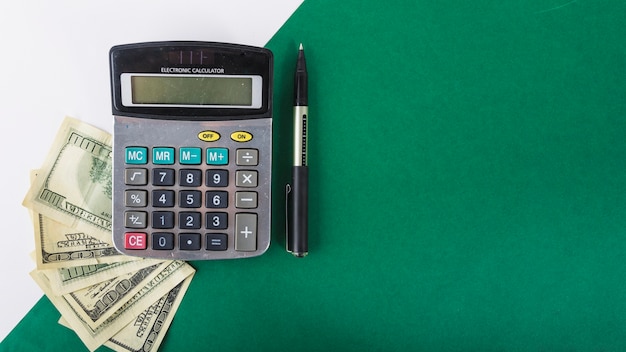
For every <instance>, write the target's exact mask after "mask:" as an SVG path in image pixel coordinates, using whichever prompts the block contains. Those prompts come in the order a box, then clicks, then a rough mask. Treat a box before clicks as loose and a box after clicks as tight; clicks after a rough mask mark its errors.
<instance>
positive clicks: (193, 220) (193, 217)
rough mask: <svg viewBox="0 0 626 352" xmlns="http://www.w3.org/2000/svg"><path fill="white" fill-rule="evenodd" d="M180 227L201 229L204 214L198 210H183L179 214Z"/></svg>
mask: <svg viewBox="0 0 626 352" xmlns="http://www.w3.org/2000/svg"><path fill="white" fill-rule="evenodd" d="M178 216H179V221H178V227H180V228H181V229H199V228H200V221H201V220H200V219H201V218H202V215H201V214H200V213H197V212H188V211H182V212H180V213H179V214H178Z"/></svg>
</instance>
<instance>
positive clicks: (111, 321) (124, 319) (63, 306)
mask: <svg viewBox="0 0 626 352" xmlns="http://www.w3.org/2000/svg"><path fill="white" fill-rule="evenodd" d="M194 272H195V270H194V269H193V268H192V267H191V266H190V265H189V264H187V263H185V262H182V261H172V262H170V263H169V264H168V265H167V267H166V268H164V269H163V270H162V271H161V272H160V273H159V274H158V275H157V276H155V277H154V278H153V279H152V280H150V281H149V282H147V283H146V284H145V285H144V286H143V287H142V288H141V290H140V291H139V292H137V293H136V294H135V295H134V296H133V297H130V299H129V300H128V301H127V302H126V303H124V305H123V306H121V307H120V308H119V309H118V310H117V311H116V312H115V313H114V314H113V315H111V316H110V317H109V318H108V319H106V320H105V321H103V322H102V324H100V325H98V326H97V327H95V328H93V327H91V326H90V325H89V324H88V323H87V321H86V320H88V318H87V319H85V318H84V316H85V312H84V311H83V310H82V309H79V310H76V309H75V308H74V306H73V305H72V304H70V303H69V302H68V300H67V298H68V295H61V296H58V295H55V294H54V293H53V292H52V290H51V289H50V281H49V279H48V278H47V277H46V275H45V274H44V273H43V272H42V271H38V270H35V271H32V272H31V273H30V275H31V277H32V278H33V279H34V280H35V282H36V283H37V284H38V285H39V287H41V289H42V290H43V291H44V293H45V294H46V296H47V297H48V299H50V301H51V302H52V304H53V305H54V306H55V307H56V308H57V310H58V311H59V312H60V313H61V315H62V316H63V318H64V319H65V320H66V321H67V323H68V324H69V325H70V327H71V328H72V330H74V332H76V334H77V335H78V336H79V337H80V339H81V341H83V343H84V344H85V346H86V347H87V348H88V349H89V350H90V351H93V350H95V349H96V348H98V347H99V346H100V345H102V344H103V343H105V342H106V341H107V340H109V339H110V338H111V337H113V336H114V335H115V334H116V333H118V332H119V331H120V330H122V329H123V328H124V327H125V326H126V325H128V324H129V323H130V322H131V321H133V320H135V319H136V318H137V317H138V316H139V315H140V314H141V313H142V312H144V311H145V310H146V309H148V307H150V306H151V305H152V304H153V303H154V302H156V301H157V300H158V299H159V298H160V297H163V296H164V295H165V294H166V293H168V292H170V291H171V290H172V289H173V288H174V287H176V285H178V284H179V283H180V282H182V281H183V280H185V279H186V278H188V277H189V276H190V275H192V274H193V273H194Z"/></svg>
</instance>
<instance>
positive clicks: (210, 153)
mask: <svg viewBox="0 0 626 352" xmlns="http://www.w3.org/2000/svg"><path fill="white" fill-rule="evenodd" d="M206 163H207V164H208V165H228V149H227V148H208V149H207V150H206Z"/></svg>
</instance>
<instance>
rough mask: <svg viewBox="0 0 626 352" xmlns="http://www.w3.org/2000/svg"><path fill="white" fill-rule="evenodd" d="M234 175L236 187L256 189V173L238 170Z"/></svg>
mask: <svg viewBox="0 0 626 352" xmlns="http://www.w3.org/2000/svg"><path fill="white" fill-rule="evenodd" d="M235 174H236V177H235V185H236V186H237V187H256V186H257V185H258V181H257V180H258V172H256V171H248V170H239V171H237V172H236V173H235Z"/></svg>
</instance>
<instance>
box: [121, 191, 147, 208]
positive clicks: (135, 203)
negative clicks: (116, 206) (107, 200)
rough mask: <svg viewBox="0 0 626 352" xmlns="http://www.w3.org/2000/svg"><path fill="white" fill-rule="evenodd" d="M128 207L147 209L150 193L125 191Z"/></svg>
mask: <svg viewBox="0 0 626 352" xmlns="http://www.w3.org/2000/svg"><path fill="white" fill-rule="evenodd" d="M124 198H125V204H126V206H127V207H145V206H146V205H148V192H147V191H142V190H129V191H124Z"/></svg>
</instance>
